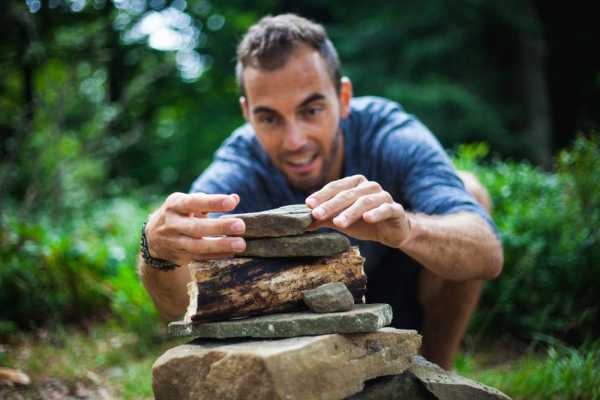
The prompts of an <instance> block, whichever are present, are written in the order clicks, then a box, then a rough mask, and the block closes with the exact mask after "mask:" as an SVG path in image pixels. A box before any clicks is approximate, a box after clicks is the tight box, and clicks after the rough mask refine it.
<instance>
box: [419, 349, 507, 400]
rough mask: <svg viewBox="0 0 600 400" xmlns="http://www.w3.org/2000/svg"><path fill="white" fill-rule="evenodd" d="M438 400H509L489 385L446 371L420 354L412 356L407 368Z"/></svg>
mask: <svg viewBox="0 0 600 400" xmlns="http://www.w3.org/2000/svg"><path fill="white" fill-rule="evenodd" d="M408 372H409V373H411V374H412V375H414V376H415V377H416V378H417V379H418V380H419V381H421V382H422V383H423V385H425V388H426V389H427V390H428V391H429V392H431V393H432V394H433V395H434V396H435V398H436V399H439V400H510V397H508V396H507V395H505V394H504V393H502V392H501V391H499V390H498V389H494V388H492V387H490V386H486V385H484V384H482V383H479V382H476V381H474V380H472V379H468V378H465V377H463V376H460V375H457V374H455V373H452V372H449V371H446V370H444V369H442V368H440V367H439V366H437V365H436V364H434V363H431V362H429V361H427V360H426V359H424V358H423V357H421V356H414V357H413V359H412V364H411V366H410V368H409V370H408Z"/></svg>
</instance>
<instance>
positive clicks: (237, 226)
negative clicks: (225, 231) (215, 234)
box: [231, 221, 246, 233]
mask: <svg viewBox="0 0 600 400" xmlns="http://www.w3.org/2000/svg"><path fill="white" fill-rule="evenodd" d="M245 228H246V227H245V226H244V223H243V222H242V221H235V222H234V223H233V224H231V231H232V232H233V233H242V232H244V230H245Z"/></svg>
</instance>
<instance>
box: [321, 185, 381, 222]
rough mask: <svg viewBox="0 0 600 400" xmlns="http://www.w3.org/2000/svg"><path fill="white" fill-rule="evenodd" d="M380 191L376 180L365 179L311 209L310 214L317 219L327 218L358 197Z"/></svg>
mask: <svg viewBox="0 0 600 400" xmlns="http://www.w3.org/2000/svg"><path fill="white" fill-rule="evenodd" d="M378 191H381V186H379V184H378V183H377V182H372V181H366V182H363V183H361V184H359V185H358V186H356V187H353V188H351V189H346V190H342V191H341V192H339V193H337V194H336V195H335V196H334V197H333V198H331V199H330V200H327V201H326V202H324V203H322V204H321V205H319V206H318V207H317V208H315V209H313V211H312V215H313V217H315V218H316V219H318V220H324V219H329V218H331V217H334V216H336V215H337V214H339V213H340V212H341V211H343V210H345V209H346V208H348V207H350V206H351V205H352V204H354V202H355V201H357V200H358V199H359V198H360V197H362V196H364V195H367V194H371V193H376V192H378Z"/></svg>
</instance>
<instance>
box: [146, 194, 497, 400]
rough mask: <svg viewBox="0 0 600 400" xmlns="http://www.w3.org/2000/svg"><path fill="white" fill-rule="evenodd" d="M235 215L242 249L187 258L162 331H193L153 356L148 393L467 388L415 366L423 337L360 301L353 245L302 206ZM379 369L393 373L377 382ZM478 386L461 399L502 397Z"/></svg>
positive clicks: (276, 395) (306, 394)
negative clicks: (181, 293) (180, 293)
mask: <svg viewBox="0 0 600 400" xmlns="http://www.w3.org/2000/svg"><path fill="white" fill-rule="evenodd" d="M236 217H239V218H242V219H243V220H244V222H245V223H246V234H245V237H246V243H247V248H246V252H245V253H244V254H243V255H242V257H240V258H234V259H228V260H210V261H207V262H202V263H195V264H192V265H190V270H191V273H192V282H191V283H190V285H189V286H188V290H189V294H190V305H189V308H188V311H187V313H186V316H185V318H184V319H183V320H182V321H177V322H173V323H171V324H170V325H169V332H170V333H171V334H172V335H174V336H191V337H194V338H196V339H195V340H193V341H192V342H190V343H188V344H184V345H181V346H177V347H175V348H173V349H170V350H168V351H167V352H166V353H165V354H163V355H162V356H161V357H160V358H159V359H158V360H157V361H156V362H155V364H154V367H153V389H154V394H155V398H156V399H158V400H161V399H184V400H185V399H258V400H260V399H289V400H294V399H302V400H304V399H332V400H333V399H344V398H348V397H349V396H358V397H353V398H357V399H359V398H360V399H395V398H399V397H396V395H395V392H396V389H397V388H399V387H402V388H403V390H409V389H411V388H412V389H413V392H410V393H412V394H411V398H416V399H425V398H448V397H436V396H438V393H442V394H444V393H458V394H459V395H460V390H462V388H464V387H465V385H466V386H468V384H467V383H465V382H466V381H468V380H465V379H464V378H461V379H463V380H462V381H460V382H458V383H457V381H454V383H447V382H450V381H451V380H449V379H447V376H446V375H444V377H443V379H441V378H440V379H437V380H436V379H435V376H436V375H435V374H434V373H433V372H432V373H431V374H429V375H427V373H426V372H427V371H429V370H431V371H434V372H435V373H437V374H438V375H437V376H438V377H439V376H441V375H440V374H441V372H440V371H438V370H436V369H435V368H434V367H435V366H430V365H429V364H428V363H427V362H426V361H423V362H421V363H418V364H417V363H416V361H415V360H417V361H419V359H416V358H415V357H416V355H417V352H418V349H419V347H420V344H421V336H420V335H419V334H418V333H417V332H416V331H414V330H399V329H393V328H386V326H388V325H389V324H390V323H391V320H392V309H391V307H390V306H389V305H387V304H362V303H364V296H363V295H364V293H365V291H366V276H365V274H364V270H363V264H364V259H363V258H362V257H361V256H360V252H359V251H358V248H356V247H350V243H349V241H348V239H347V238H346V237H345V236H343V235H341V234H337V233H327V234H321V233H305V230H306V228H307V227H308V226H309V225H310V224H311V222H312V217H311V213H310V209H308V208H307V207H306V206H304V205H293V206H287V207H282V208H278V209H275V210H270V211H266V212H261V213H251V214H239V215H236ZM355 303H357V304H355ZM413 367H414V368H417V369H416V370H415V371H413V372H409V371H411V370H410V368H413ZM427 368H429V369H427ZM424 371H425V372H424ZM384 376H391V377H393V379H385V378H379V380H377V379H375V378H378V377H384ZM382 379H383V380H382ZM365 382H367V383H366V389H365ZM444 385H446V386H444ZM448 385H454V386H448ZM461 385H462V386H461ZM457 388H458V389H457ZM484 389H486V388H484ZM484 389H482V386H477V388H476V389H473V390H471V387H470V386H469V390H470V391H467V392H465V393H468V396H467V397H464V396H463V397H460V396H459V398H475V399H477V398H486V399H487V398H489V399H505V398H506V397H502V396H503V395H502V394H501V393H499V392H498V393H499V394H496V393H495V392H494V391H493V389H490V390H484ZM406 393H409V392H406ZM415 393H416V394H418V395H419V396H421V397H418V396H417V395H415ZM478 393H483V394H485V395H488V394H489V393H492V394H493V396H492V397H489V396H488V397H481V396H479V397H477V394H478ZM424 396H429V397H424ZM482 396H483V395H482ZM494 396H495V397H494Z"/></svg>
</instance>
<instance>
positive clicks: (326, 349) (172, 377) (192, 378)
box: [152, 328, 421, 400]
mask: <svg viewBox="0 0 600 400" xmlns="http://www.w3.org/2000/svg"><path fill="white" fill-rule="evenodd" d="M420 344H421V337H420V335H419V334H418V333H417V332H416V331H414V330H400V329H393V328H383V329H380V330H378V331H376V332H372V333H361V334H351V335H336V334H334V335H319V336H303V337H295V338H288V339H275V340H232V339H229V340H207V339H203V340H194V341H193V342H191V343H189V344H184V345H180V346H177V347H174V348H172V349H170V350H168V351H166V352H165V353H164V354H163V355H162V356H160V358H159V359H158V360H156V362H155V363H154V366H153V368H152V387H153V390H154V396H155V398H156V399H157V400H165V399H177V400H192V399H193V400H204V399H206V400H213V399H230V400H236V399H240V400H241V399H256V400H261V399H263V400H266V399H269V400H313V399H314V400H325V399H331V400H333V399H344V398H347V397H348V396H351V395H352V394H354V393H357V392H360V391H361V390H362V389H363V385H364V382H365V381H367V380H370V379H373V378H376V377H378V376H383V375H396V374H401V373H402V372H403V371H405V370H406V368H408V366H409V364H410V360H411V358H412V356H414V355H415V354H417V351H418V349H419V346H420Z"/></svg>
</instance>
